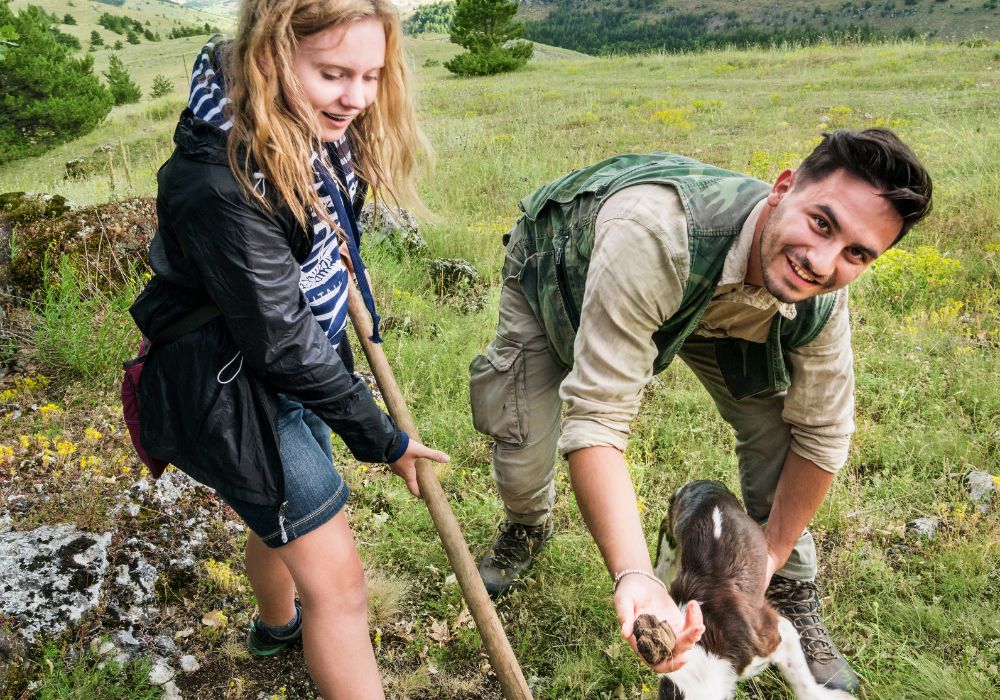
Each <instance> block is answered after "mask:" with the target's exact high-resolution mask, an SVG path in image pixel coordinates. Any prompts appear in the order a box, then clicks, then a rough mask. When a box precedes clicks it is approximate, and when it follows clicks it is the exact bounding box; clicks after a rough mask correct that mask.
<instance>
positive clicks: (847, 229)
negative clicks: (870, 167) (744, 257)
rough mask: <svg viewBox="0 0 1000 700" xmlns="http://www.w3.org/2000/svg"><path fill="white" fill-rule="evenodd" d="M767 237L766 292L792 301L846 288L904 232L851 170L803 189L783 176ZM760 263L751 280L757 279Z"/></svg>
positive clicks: (763, 246)
mask: <svg viewBox="0 0 1000 700" xmlns="http://www.w3.org/2000/svg"><path fill="white" fill-rule="evenodd" d="M767 203H768V205H769V206H771V207H773V208H772V209H771V210H770V212H769V214H768V217H767V219H766V221H765V223H764V228H763V230H762V231H761V232H760V239H759V251H760V257H759V263H760V273H761V278H762V282H763V286H764V287H765V288H766V289H767V290H768V291H769V292H770V293H771V294H773V295H774V296H775V297H776V298H778V299H779V300H781V301H783V302H785V303H794V302H797V301H802V300H803V299H808V298H810V297H814V296H817V295H819V294H824V293H826V292H831V291H833V290H835V289H840V288H841V287H844V286H846V285H847V284H849V283H850V282H852V281H854V279H855V278H857V276H858V275H860V274H861V273H862V272H864V270H865V268H867V267H868V266H869V265H870V264H871V263H872V261H873V260H875V258H877V257H878V256H879V255H881V254H882V253H884V252H885V251H886V250H887V249H888V248H889V246H891V245H892V243H893V241H895V240H896V236H897V235H899V231H900V229H901V228H902V226H903V220H902V218H901V217H900V216H899V214H897V213H896V210H895V209H893V207H892V205H891V204H890V203H889V202H888V200H886V199H885V198H883V197H880V196H879V190H878V188H876V187H874V186H873V185H870V184H868V183H867V182H865V181H864V180H860V179H858V178H856V177H854V176H853V175H850V174H848V173H847V172H846V171H844V170H838V171H836V172H834V173H833V174H831V175H829V176H827V177H826V178H824V179H822V180H819V181H815V182H810V183H807V184H803V185H800V186H796V185H795V174H794V173H793V172H791V171H785V172H784V173H782V174H781V175H780V176H779V177H778V180H777V181H776V182H775V184H774V187H773V188H772V189H771V192H770V194H769V195H768V198H767ZM753 273H754V270H753V261H751V267H750V268H749V269H748V281H750V279H751V278H752V277H756V275H754V274H753Z"/></svg>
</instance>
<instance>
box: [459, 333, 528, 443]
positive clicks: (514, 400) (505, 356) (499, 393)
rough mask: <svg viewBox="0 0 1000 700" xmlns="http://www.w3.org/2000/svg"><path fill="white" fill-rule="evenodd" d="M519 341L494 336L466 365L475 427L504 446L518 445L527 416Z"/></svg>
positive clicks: (526, 422) (522, 439)
mask: <svg viewBox="0 0 1000 700" xmlns="http://www.w3.org/2000/svg"><path fill="white" fill-rule="evenodd" d="M521 353H522V345H521V343H518V342H515V341H513V340H507V339H506V338H503V337H501V336H499V335H498V336H497V337H496V338H494V340H493V342H492V343H490V345H489V347H488V348H486V353H485V354H483V355H476V356H475V357H474V358H472V362H471V363H470V364H469V397H470V399H471V404H472V424H473V425H474V426H475V428H476V430H478V431H479V432H480V433H482V434H484V435H489V436H490V437H492V438H493V439H494V440H497V441H498V442H502V443H505V444H508V445H515V446H517V445H520V444H521V443H523V442H524V438H525V435H526V434H527V426H528V416H527V408H528V407H527V401H526V397H525V386H524V358H523V357H522V354H521Z"/></svg>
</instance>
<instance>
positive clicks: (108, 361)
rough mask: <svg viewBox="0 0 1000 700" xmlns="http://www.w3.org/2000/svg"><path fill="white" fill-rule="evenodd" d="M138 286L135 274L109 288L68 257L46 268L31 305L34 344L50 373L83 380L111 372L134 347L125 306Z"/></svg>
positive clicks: (128, 303) (103, 375) (133, 330)
mask: <svg viewBox="0 0 1000 700" xmlns="http://www.w3.org/2000/svg"><path fill="white" fill-rule="evenodd" d="M141 288H142V284H141V281H140V279H139V275H138V274H133V275H130V276H129V278H128V281H127V282H126V283H125V284H123V285H116V286H113V287H112V288H111V289H110V291H105V290H103V289H101V288H100V285H98V284H96V283H95V282H94V281H93V280H90V279H88V275H87V274H86V273H83V274H81V271H80V270H78V269H77V268H76V267H75V266H74V265H73V264H72V263H71V262H70V259H69V258H68V257H67V256H65V255H64V256H62V257H61V258H60V260H59V267H58V270H54V269H52V268H50V267H47V268H46V270H45V281H44V287H43V292H42V298H41V302H40V304H39V305H38V306H37V307H36V317H37V321H36V325H35V328H36V330H35V343H36V345H37V347H38V354H39V357H40V359H41V360H42V362H43V363H44V364H45V366H46V368H47V371H48V372H50V373H53V374H55V373H59V372H62V373H67V372H68V373H70V374H74V375H77V376H79V377H82V378H83V379H101V380H106V379H109V378H111V377H113V376H115V375H116V374H117V373H118V372H119V370H120V369H121V363H122V362H123V361H124V360H125V359H127V357H128V355H129V353H130V352H131V351H132V350H133V346H134V345H135V344H136V342H135V335H134V334H135V326H134V325H133V323H132V319H131V317H130V316H129V313H128V308H129V306H130V305H131V304H132V301H133V300H134V299H135V298H136V296H137V295H138V293H139V291H140V290H141Z"/></svg>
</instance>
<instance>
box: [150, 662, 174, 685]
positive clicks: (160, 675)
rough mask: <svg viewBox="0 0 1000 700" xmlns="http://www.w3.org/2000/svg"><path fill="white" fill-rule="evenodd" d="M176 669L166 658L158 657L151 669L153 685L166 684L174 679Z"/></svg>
mask: <svg viewBox="0 0 1000 700" xmlns="http://www.w3.org/2000/svg"><path fill="white" fill-rule="evenodd" d="M175 674H176V671H174V669H173V668H171V667H170V664H168V663H167V662H166V661H165V660H164V659H158V660H157V661H156V663H154V664H153V668H151V669H150V671H149V682H150V683H152V684H153V685H165V684H166V683H169V682H170V681H171V680H173V677H174V675H175Z"/></svg>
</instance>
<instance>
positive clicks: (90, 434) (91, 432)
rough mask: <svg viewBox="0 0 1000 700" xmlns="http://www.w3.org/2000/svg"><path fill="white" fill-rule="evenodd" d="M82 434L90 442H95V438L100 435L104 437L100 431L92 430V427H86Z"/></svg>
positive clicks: (97, 438)
mask: <svg viewBox="0 0 1000 700" xmlns="http://www.w3.org/2000/svg"><path fill="white" fill-rule="evenodd" d="M83 435H84V437H86V438H87V439H88V440H90V441H91V442H96V441H97V440H100V439H101V438H102V437H104V435H103V434H102V433H101V432H100V431H97V430H94V429H93V428H86V429H85V430H84V431H83Z"/></svg>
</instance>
